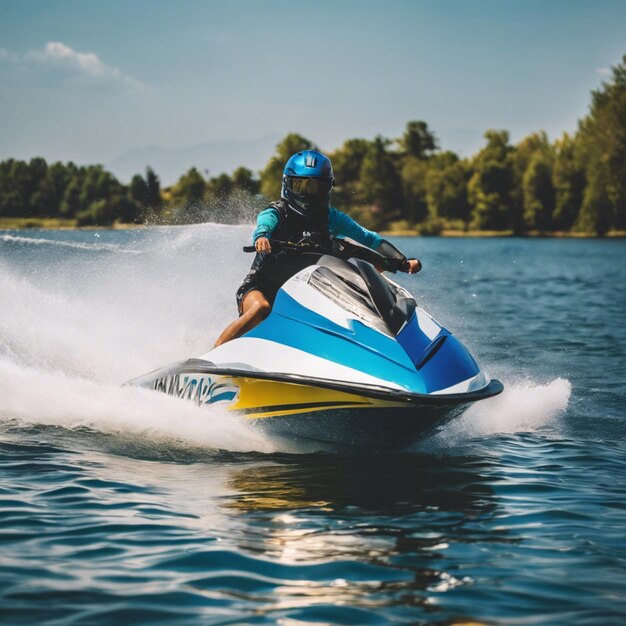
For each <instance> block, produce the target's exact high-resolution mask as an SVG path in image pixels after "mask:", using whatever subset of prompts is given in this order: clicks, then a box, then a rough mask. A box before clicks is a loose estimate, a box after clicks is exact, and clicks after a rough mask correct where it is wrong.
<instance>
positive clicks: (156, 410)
mask: <svg viewBox="0 0 626 626" xmlns="http://www.w3.org/2000/svg"><path fill="white" fill-rule="evenodd" d="M249 232H250V228H249V227H245V226H241V227H231V226H228V227H227V226H215V225H201V226H196V227H189V228H188V227H181V228H171V229H148V230H140V231H97V232H96V231H81V232H73V231H67V232H50V231H47V232H41V231H29V232H24V231H22V232H19V233H18V232H9V231H3V232H0V293H1V294H2V296H1V297H0V623H2V624H5V623H6V624H51V625H52V624H58V625H60V624H126V623H128V624H177V625H178V624H189V625H196V624H275V623H279V624H283V625H285V626H297V625H299V624H301V625H312V624H390V623H393V624H442V625H443V624H448V625H449V624H462V623H468V622H477V623H482V624H529V625H530V624H532V625H537V624H540V625H543V624H546V625H548V624H549V625H552V624H584V625H587V624H599V625H600V624H601V625H604V624H616V625H617V624H623V623H625V622H626V451H625V443H626V428H625V419H626V415H625V413H626V390H625V386H626V324H625V321H626V242H624V241H623V240H612V241H595V240H538V239H532V240H522V239H484V240H480V239H459V240H456V239H419V238H411V239H398V240H396V241H395V242H396V243H397V244H398V245H399V246H400V247H401V248H402V249H403V250H405V251H406V252H407V253H409V254H415V255H418V256H420V258H421V259H422V261H423V263H424V271H423V273H422V274H421V275H419V276H417V277H407V276H400V277H399V280H400V281H401V282H402V284H403V285H405V286H406V287H407V288H409V289H410V290H411V291H412V292H413V293H414V294H415V295H416V298H417V300H418V302H419V304H420V305H421V306H423V307H424V308H425V309H427V310H428V311H430V312H431V313H432V314H433V315H434V316H435V318H437V319H438V320H439V321H440V322H442V323H443V324H444V325H445V326H447V327H448V328H450V329H451V330H452V331H453V332H455V333H456V334H457V335H458V336H459V337H460V338H461V339H462V340H463V341H464V342H465V343H466V344H467V345H468V347H469V348H470V349H471V350H472V352H473V353H474V355H475V356H476V357H477V359H478V360H479V362H480V363H481V364H482V365H483V366H485V367H486V368H487V369H488V370H489V372H490V373H491V375H492V376H494V377H496V378H500V379H501V380H502V381H503V382H504V384H505V386H506V390H505V393H504V394H503V395H502V396H499V397H497V398H494V399H491V400H488V401H485V402H482V403H479V404H476V405H474V406H473V407H471V408H470V409H469V410H468V411H466V413H465V414H464V415H463V416H461V417H460V418H459V419H457V420H456V421H455V422H453V423H451V424H450V425H449V426H448V427H446V429H445V431H443V432H440V433H438V434H437V435H435V436H434V437H432V438H431V439H429V440H427V441H424V442H421V443H420V444H418V445H415V446H413V447H412V448H410V449H407V450H405V451H404V452H402V453H396V454H393V455H387V456H369V457H350V456H340V455H327V454H326V455H323V454H310V453H307V454H304V453H303V450H302V449H301V448H299V446H298V444H297V442H294V444H293V446H290V447H288V448H286V447H285V444H284V443H281V444H278V443H277V442H275V441H272V440H271V439H268V438H267V437H266V436H264V435H263V434H262V433H260V432H257V431H256V430H254V428H253V427H251V426H249V425H247V424H245V423H243V422H241V421H239V420H238V419H236V418H233V417H232V416H229V415H227V414H225V413H224V412H223V411H222V412H220V411H219V410H217V411H214V410H210V411H209V410H206V409H204V410H202V409H199V408H196V407H194V406H191V405H188V404H186V403H184V402H181V401H179V400H177V399H173V398H169V397H164V396H161V395H159V394H154V393H151V392H148V391H145V390H141V389H134V388H128V387H121V386H120V383H122V382H123V381H125V380H127V379H129V378H132V377H134V376H137V375H139V374H142V373H144V372H146V371H148V370H150V369H154V368H155V367H158V366H160V365H163V364H165V363H167V362H170V361H175V360H179V359H183V358H186V357H189V356H194V355H198V354H202V353H203V352H205V351H206V350H207V349H208V348H209V347H210V345H211V343H212V341H213V340H214V338H215V336H216V335H217V334H218V332H219V331H220V330H221V328H222V327H223V326H224V325H225V324H226V323H227V322H228V321H230V319H231V318H232V317H233V315H234V313H235V307H234V299H233V292H234V291H235V289H236V287H237V285H238V282H239V281H240V280H241V277H242V276H243V275H244V273H245V271H246V269H247V265H248V264H249V263H250V261H251V259H250V258H249V257H247V256H245V255H244V254H243V253H240V252H239V250H240V249H241V245H242V244H244V243H246V239H247V237H248V236H249Z"/></svg>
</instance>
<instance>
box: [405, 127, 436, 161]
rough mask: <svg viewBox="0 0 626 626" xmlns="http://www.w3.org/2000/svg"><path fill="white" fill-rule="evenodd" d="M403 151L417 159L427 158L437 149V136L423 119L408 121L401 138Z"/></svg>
mask: <svg viewBox="0 0 626 626" xmlns="http://www.w3.org/2000/svg"><path fill="white" fill-rule="evenodd" d="M399 144H400V148H401V150H402V152H403V153H404V154H405V155H406V156H409V157H414V158H416V159H427V158H428V157H429V156H430V155H431V154H432V153H433V152H434V151H435V150H437V138H436V137H435V135H434V133H432V132H431V131H430V129H429V128H428V124H427V123H426V122H423V121H421V120H414V121H412V122H408V124H407V125H406V130H405V131H404V135H402V138H401V139H400V140H399Z"/></svg>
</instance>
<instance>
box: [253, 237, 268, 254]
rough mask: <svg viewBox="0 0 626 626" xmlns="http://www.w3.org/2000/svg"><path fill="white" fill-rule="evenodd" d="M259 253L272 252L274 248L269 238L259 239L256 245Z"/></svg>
mask: <svg viewBox="0 0 626 626" xmlns="http://www.w3.org/2000/svg"><path fill="white" fill-rule="evenodd" d="M254 246H255V247H256V251H257V252H271V251H272V246H271V245H270V240H269V239H268V238H267V237H259V238H258V239H257V240H256V243H255V244H254Z"/></svg>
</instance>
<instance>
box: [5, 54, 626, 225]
mask: <svg viewBox="0 0 626 626" xmlns="http://www.w3.org/2000/svg"><path fill="white" fill-rule="evenodd" d="M484 137H485V145H484V146H483V147H482V148H481V149H480V150H479V152H478V153H477V154H475V155H474V156H472V157H468V158H460V157H459V156H458V155H457V154H455V153H454V152H451V151H449V150H442V149H441V148H440V146H439V141H438V139H437V137H436V135H435V134H434V132H433V131H432V130H431V129H430V128H429V127H428V124H427V123H426V122H424V121H411V122H409V123H408V124H407V125H406V129H405V131H404V134H403V135H402V136H401V137H398V138H395V139H388V138H384V137H380V136H378V137H376V138H374V139H373V140H368V139H349V140H347V141H346V142H345V143H344V144H343V145H342V146H341V147H340V148H338V149H337V150H335V151H334V152H330V153H328V155H329V157H330V158H331V160H332V162H333V167H334V170H335V179H336V185H335V187H334V191H333V204H334V205H335V206H337V207H338V208H341V209H343V210H346V211H348V212H349V213H351V214H352V215H353V216H355V217H356V218H357V219H359V221H361V223H363V224H364V225H366V226H369V227H371V228H384V227H387V228H418V230H419V231H420V232H422V233H424V234H437V233H439V232H441V230H443V229H445V228H462V229H464V230H467V231H472V230H494V231H511V232H513V233H515V234H524V233H527V232H531V231H539V232H549V231H579V232H585V233H594V234H598V235H604V234H606V233H607V232H608V231H609V230H612V229H613V230H622V231H623V230H626V55H624V57H623V59H622V62H621V63H620V64H618V65H617V66H616V67H614V68H613V69H612V75H611V77H610V79H609V80H607V81H606V82H604V83H603V84H602V86H601V87H600V88H599V89H598V90H595V91H593V92H592V94H591V105H590V108H589V112H588V114H587V115H586V117H585V118H583V119H582V120H581V121H580V122H579V125H578V129H577V131H576V132H575V133H574V134H572V135H570V134H567V133H565V134H564V135H563V136H562V137H561V138H559V139H557V140H555V141H554V142H550V141H549V139H548V137H547V135H546V133H545V132H536V133H533V134H531V135H529V136H528V137H526V138H524V139H522V140H521V141H520V142H519V143H517V144H516V145H513V144H511V141H510V137H509V134H508V132H507V131H505V130H488V131H487V132H486V133H485V136H484ZM310 148H317V146H316V145H315V144H314V142H312V141H311V140H309V139H307V138H305V137H303V136H301V135H299V134H295V133H291V134H289V135H287V136H286V137H285V138H284V139H283V140H282V141H281V142H280V143H279V144H278V146H277V147H276V152H275V154H274V155H273V156H272V157H271V158H270V160H269V161H268V163H267V164H266V166H265V167H264V168H263V170H261V171H260V172H259V173H258V175H256V174H255V173H253V172H252V171H251V170H249V169H247V168H244V167H240V168H238V169H237V170H235V172H234V173H233V174H232V175H228V174H221V175H219V176H216V177H213V178H207V177H205V176H203V175H202V173H201V172H200V171H199V170H198V169H197V168H191V169H190V170H189V171H188V172H186V173H185V174H184V175H183V176H181V178H180V179H179V180H178V181H177V182H176V183H175V184H174V185H172V186H171V187H168V188H165V189H162V188H161V184H160V181H159V178H158V176H157V175H156V174H155V172H154V171H153V170H152V169H151V168H147V170H146V172H145V174H143V175H141V174H137V175H135V176H134V177H133V178H132V180H131V182H130V184H129V185H124V184H122V183H120V182H119V181H118V180H117V179H116V178H115V177H114V176H113V175H112V174H111V173H110V172H107V171H106V170H105V169H104V168H103V167H102V166H100V165H91V166H77V165H75V164H73V163H67V164H63V163H52V164H47V163H46V161H45V160H44V159H42V158H34V159H32V160H31V161H30V162H25V161H19V160H14V159H9V160H6V161H3V162H1V163H0V217H12V216H15V217H62V218H72V219H74V220H76V223H77V224H78V225H101V226H105V225H110V224H112V223H114V222H116V221H117V222H122V223H131V222H135V223H193V222H201V221H221V222H230V223H236V222H241V221H247V220H250V219H252V218H253V216H254V215H255V214H256V212H257V211H258V210H259V209H260V208H262V207H263V206H265V205H266V204H267V202H268V201H271V200H274V199H276V198H278V197H279V195H280V184H281V177H282V169H283V166H284V163H285V161H286V160H287V159H288V158H289V156H291V154H293V153H295V152H298V151H300V150H304V149H310Z"/></svg>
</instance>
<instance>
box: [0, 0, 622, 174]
mask: <svg viewBox="0 0 626 626" xmlns="http://www.w3.org/2000/svg"><path fill="white" fill-rule="evenodd" d="M624 53H626V2H624V1H623V0H619V1H612V0H595V1H586V0H585V1H582V0H526V1H515V0H471V1H470V0H463V1H459V0H431V1H425V2H422V1H419V0H408V1H404V0H391V1H390V0H385V1H382V0H381V1H377V0H376V1H371V0H358V1H357V0H343V1H337V0H336V1H334V2H330V1H323V0H320V1H316V2H294V1H293V0H292V1H290V2H288V1H282V0H281V1H278V0H264V1H260V0H256V1H253V0H251V1H248V0H228V1H226V0H213V1H210V0H205V1H201V2H200V1H195V0H181V1H179V2H173V1H170V2H161V1H158V0H127V1H120V0H108V1H107V2H95V1H93V2H92V1H86V0H85V1H81V0H71V1H70V0H56V1H54V2H43V1H35V0H33V1H24V0H0V111H1V114H0V158H8V157H19V158H28V157H31V156H34V155H43V156H45V157H46V158H50V159H62V160H69V159H72V160H75V161H77V162H81V163H88V162H104V163H106V162H107V161H110V160H112V159H114V158H115V157H117V156H119V155H121V154H123V153H125V152H126V151H129V150H133V149H137V148H142V147H145V146H161V147H165V148H185V147H187V146H192V145H194V144H199V143H202V142H206V141H215V140H250V139H258V138H261V137H264V136H268V135H269V136H282V135H283V134H285V133H287V132H289V131H295V132H299V133H301V134H303V135H305V136H307V137H309V138H311V139H313V140H314V141H315V142H317V144H318V145H319V146H320V147H321V148H322V149H327V150H330V149H333V148H335V147H337V146H339V145H340V144H341V143H342V142H343V141H344V140H345V139H347V138H351V137H368V138H371V137H373V136H375V135H377V134H382V135H384V136H387V137H397V136H399V135H400V134H401V133H402V130H403V128H404V126H405V124H406V122H407V121H408V120H412V119H423V120H425V121H427V122H428V124H429V125H430V126H431V127H432V128H433V130H434V131H435V132H436V134H437V135H438V137H439V138H440V141H441V144H442V146H443V147H444V148H449V149H453V150H456V151H459V152H461V153H462V154H465V155H468V154H472V153H474V152H475V151H476V150H477V149H478V148H479V147H480V146H481V144H482V142H483V140H482V135H483V133H484V131H485V130H486V129H487V128H506V129H508V130H510V131H511V135H512V138H513V140H514V141H517V140H519V139H521V138H522V137H524V136H525V135H526V134H528V133H530V132H532V131H535V130H538V129H545V130H546V131H547V132H548V133H549V135H550V137H551V138H554V137H555V136H558V135H560V134H561V133H562V132H563V131H572V130H574V129H575V128H576V122H577V120H578V119H579V118H580V117H582V116H583V115H584V114H585V113H586V111H587V107H588V104H589V92H590V90H591V89H593V88H595V87H597V86H598V85H599V84H600V83H601V81H602V80H603V79H605V78H606V71H607V68H609V67H610V66H611V65H615V64H616V63H618V62H619V60H620V59H621V56H622V55H623V54H624ZM242 150H244V151H245V149H244V148H242ZM268 156H269V155H268ZM245 160H246V157H245V154H242V162H245ZM216 168H217V169H219V165H217V166H216Z"/></svg>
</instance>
